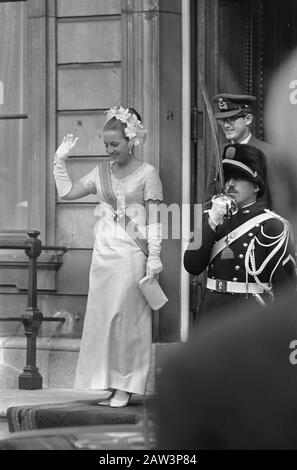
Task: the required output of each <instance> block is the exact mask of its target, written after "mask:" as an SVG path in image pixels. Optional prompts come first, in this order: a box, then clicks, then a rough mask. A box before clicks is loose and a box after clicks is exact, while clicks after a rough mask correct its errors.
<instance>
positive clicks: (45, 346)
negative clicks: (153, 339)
mask: <svg viewBox="0 0 297 470" xmlns="http://www.w3.org/2000/svg"><path fill="white" fill-rule="evenodd" d="M180 346H181V343H154V344H153V345H152V355H151V367H150V373H149V378H148V385H147V391H148V392H152V393H153V392H155V391H156V375H157V374H158V372H159V371H160V369H161V368H162V366H163V364H164V362H165V361H166V360H168V358H169V357H170V354H171V353H172V352H174V351H175V350H176V349H177V348H179V347H180ZM79 348H80V338H53V337H52V338H50V337H49V338H42V337H41V338H37V361H36V363H37V367H38V369H39V372H40V374H41V375H42V378H43V387H44V388H68V387H69V388H71V387H72V386H73V381H74V375H75V369H76V364H77V358H78V352H79ZM25 363H26V338H25V337H0V389H2V390H4V389H17V388H18V377H19V375H20V374H21V373H22V371H23V368H24V366H25Z"/></svg>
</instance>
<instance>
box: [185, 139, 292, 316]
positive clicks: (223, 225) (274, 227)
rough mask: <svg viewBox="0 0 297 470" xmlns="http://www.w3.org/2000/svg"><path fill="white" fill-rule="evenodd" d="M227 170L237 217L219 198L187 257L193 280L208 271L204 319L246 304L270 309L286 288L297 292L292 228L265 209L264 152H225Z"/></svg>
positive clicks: (237, 148) (236, 148) (243, 148)
mask: <svg viewBox="0 0 297 470" xmlns="http://www.w3.org/2000/svg"><path fill="white" fill-rule="evenodd" d="M222 164H223V171H224V177H225V181H226V194H227V196H228V197H229V198H231V199H233V200H234V205H235V206H236V207H237V212H235V213H233V215H232V216H231V217H228V214H227V210H228V204H229V202H228V199H226V196H222V195H220V196H218V197H217V198H214V199H213V201H212V206H211V209H210V210H208V211H206V212H205V214H204V220H203V225H202V244H201V246H200V248H198V249H197V247H195V245H190V246H189V247H188V249H187V251H186V252H185V255H184V266H185V268H186V270H187V271H188V272H189V273H190V274H192V275H195V276H197V275H198V274H200V273H202V271H204V270H205V269H206V268H207V267H208V272H207V274H208V278H207V284H206V292H205V295H204V300H203V307H202V318H203V316H204V315H206V314H207V315H210V314H214V313H215V314H216V313H218V306H220V307H222V306H229V304H235V303H236V304H238V303H239V304H241V303H245V302H250V303H251V304H254V305H255V304H256V303H259V304H261V305H263V306H265V305H266V304H270V303H271V302H272V296H274V298H276V297H277V296H278V293H279V292H280V291H281V290H282V288H283V287H284V286H285V287H286V288H287V289H290V290H291V291H294V290H295V288H296V274H295V259H294V249H293V246H292V243H291V241H290V231H289V223H288V222H287V221H286V220H285V219H283V218H282V217H280V216H278V215H277V214H275V213H274V212H271V211H269V210H266V209H263V204H262V200H261V198H262V196H263V194H265V190H266V187H267V182H266V158H265V156H264V154H263V152H262V151H261V150H260V149H257V148H255V147H253V146H250V145H247V144H238V143H237V144H232V145H229V146H227V147H225V149H224V153H223V160H222ZM259 201H261V202H259ZM238 308H239V309H240V307H238Z"/></svg>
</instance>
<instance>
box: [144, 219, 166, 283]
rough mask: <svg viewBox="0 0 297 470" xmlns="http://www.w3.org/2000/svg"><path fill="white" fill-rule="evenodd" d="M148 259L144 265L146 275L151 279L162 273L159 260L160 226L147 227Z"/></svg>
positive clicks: (151, 225)
mask: <svg viewBox="0 0 297 470" xmlns="http://www.w3.org/2000/svg"><path fill="white" fill-rule="evenodd" d="M147 242H148V251H149V254H148V258H147V264H146V275H147V276H149V277H151V278H152V277H153V276H154V275H155V274H158V273H160V272H161V271H162V269H163V265H162V262H161V259H160V253H161V243H162V233H161V224H158V223H156V224H150V225H148V226H147Z"/></svg>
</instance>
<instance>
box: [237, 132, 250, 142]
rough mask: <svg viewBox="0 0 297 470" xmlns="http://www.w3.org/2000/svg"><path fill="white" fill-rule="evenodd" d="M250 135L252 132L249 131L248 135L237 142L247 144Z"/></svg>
mask: <svg viewBox="0 0 297 470" xmlns="http://www.w3.org/2000/svg"><path fill="white" fill-rule="evenodd" d="M251 137H252V134H251V133H249V135H248V136H247V137H246V138H245V139H243V140H242V141H241V142H239V143H240V144H247V143H248V142H249V141H250V138H251Z"/></svg>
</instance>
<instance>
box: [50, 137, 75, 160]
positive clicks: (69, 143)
mask: <svg viewBox="0 0 297 470" xmlns="http://www.w3.org/2000/svg"><path fill="white" fill-rule="evenodd" d="M77 141H78V137H74V135H73V134H67V135H64V137H63V140H62V142H61V144H60V146H59V147H58V148H57V150H56V153H55V157H56V159H57V160H58V161H59V160H60V161H61V160H65V159H66V158H67V157H68V155H69V154H70V152H71V150H72V149H73V147H75V145H76V143H77Z"/></svg>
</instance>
